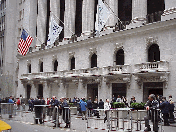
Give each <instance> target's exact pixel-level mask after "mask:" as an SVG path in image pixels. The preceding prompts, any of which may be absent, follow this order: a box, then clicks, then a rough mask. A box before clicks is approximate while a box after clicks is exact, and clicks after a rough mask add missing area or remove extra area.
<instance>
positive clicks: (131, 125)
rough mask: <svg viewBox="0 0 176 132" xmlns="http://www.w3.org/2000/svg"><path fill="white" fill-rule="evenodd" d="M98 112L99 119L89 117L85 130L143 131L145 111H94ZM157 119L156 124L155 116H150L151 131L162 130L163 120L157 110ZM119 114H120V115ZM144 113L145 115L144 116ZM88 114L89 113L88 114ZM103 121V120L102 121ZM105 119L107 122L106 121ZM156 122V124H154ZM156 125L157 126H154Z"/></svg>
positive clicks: (119, 109) (123, 109) (121, 109)
mask: <svg viewBox="0 0 176 132" xmlns="http://www.w3.org/2000/svg"><path fill="white" fill-rule="evenodd" d="M94 110H96V111H99V113H103V114H100V118H97V117H90V116H88V118H87V129H89V128H91V129H100V130H108V131H117V130H120V131H121V130H123V131H144V129H145V122H144V115H146V114H147V111H146V110H133V109H131V108H117V109H109V110H106V114H105V110H104V109H94ZM156 111H157V112H156V113H154V114H157V115H158V117H160V123H159V124H157V123H158V119H156V117H157V116H155V115H152V116H153V117H154V119H153V122H152V124H151V123H150V124H151V125H153V130H155V128H156V127H159V130H160V131H161V132H162V131H163V128H162V125H163V118H162V114H161V112H160V110H159V109H157V110H156ZM120 112H121V113H120ZM145 113H146V114H145ZM88 114H89V113H88ZM104 119H105V120H104ZM106 119H107V120H106ZM156 121H157V122H156ZM156 125H157V126H156Z"/></svg>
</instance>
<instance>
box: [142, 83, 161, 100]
mask: <svg viewBox="0 0 176 132" xmlns="http://www.w3.org/2000/svg"><path fill="white" fill-rule="evenodd" d="M143 91H144V92H143V101H144V102H146V101H147V100H148V96H149V95H150V94H155V96H156V95H163V82H145V83H143Z"/></svg>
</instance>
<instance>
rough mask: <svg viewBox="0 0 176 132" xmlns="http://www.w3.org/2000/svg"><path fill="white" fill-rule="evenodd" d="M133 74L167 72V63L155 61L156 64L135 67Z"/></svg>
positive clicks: (142, 64) (148, 63)
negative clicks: (149, 71)
mask: <svg viewBox="0 0 176 132" xmlns="http://www.w3.org/2000/svg"><path fill="white" fill-rule="evenodd" d="M135 69H136V70H135V72H141V71H144V70H146V71H148V70H155V71H158V72H160V71H168V70H169V63H168V62H167V61H157V62H146V63H141V64H136V65H135Z"/></svg>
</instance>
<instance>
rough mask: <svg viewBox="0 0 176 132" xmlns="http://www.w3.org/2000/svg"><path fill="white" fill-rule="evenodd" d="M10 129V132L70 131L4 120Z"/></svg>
mask: <svg viewBox="0 0 176 132" xmlns="http://www.w3.org/2000/svg"><path fill="white" fill-rule="evenodd" d="M5 122H6V123H8V124H9V125H10V126H11V127H12V131H11V132H63V131H71V130H70V129H64V128H57V129H56V128H55V129H53V127H48V126H42V125H30V124H25V123H21V122H17V121H12V120H5Z"/></svg>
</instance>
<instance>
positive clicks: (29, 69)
mask: <svg viewBox="0 0 176 132" xmlns="http://www.w3.org/2000/svg"><path fill="white" fill-rule="evenodd" d="M28 73H31V64H28Z"/></svg>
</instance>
